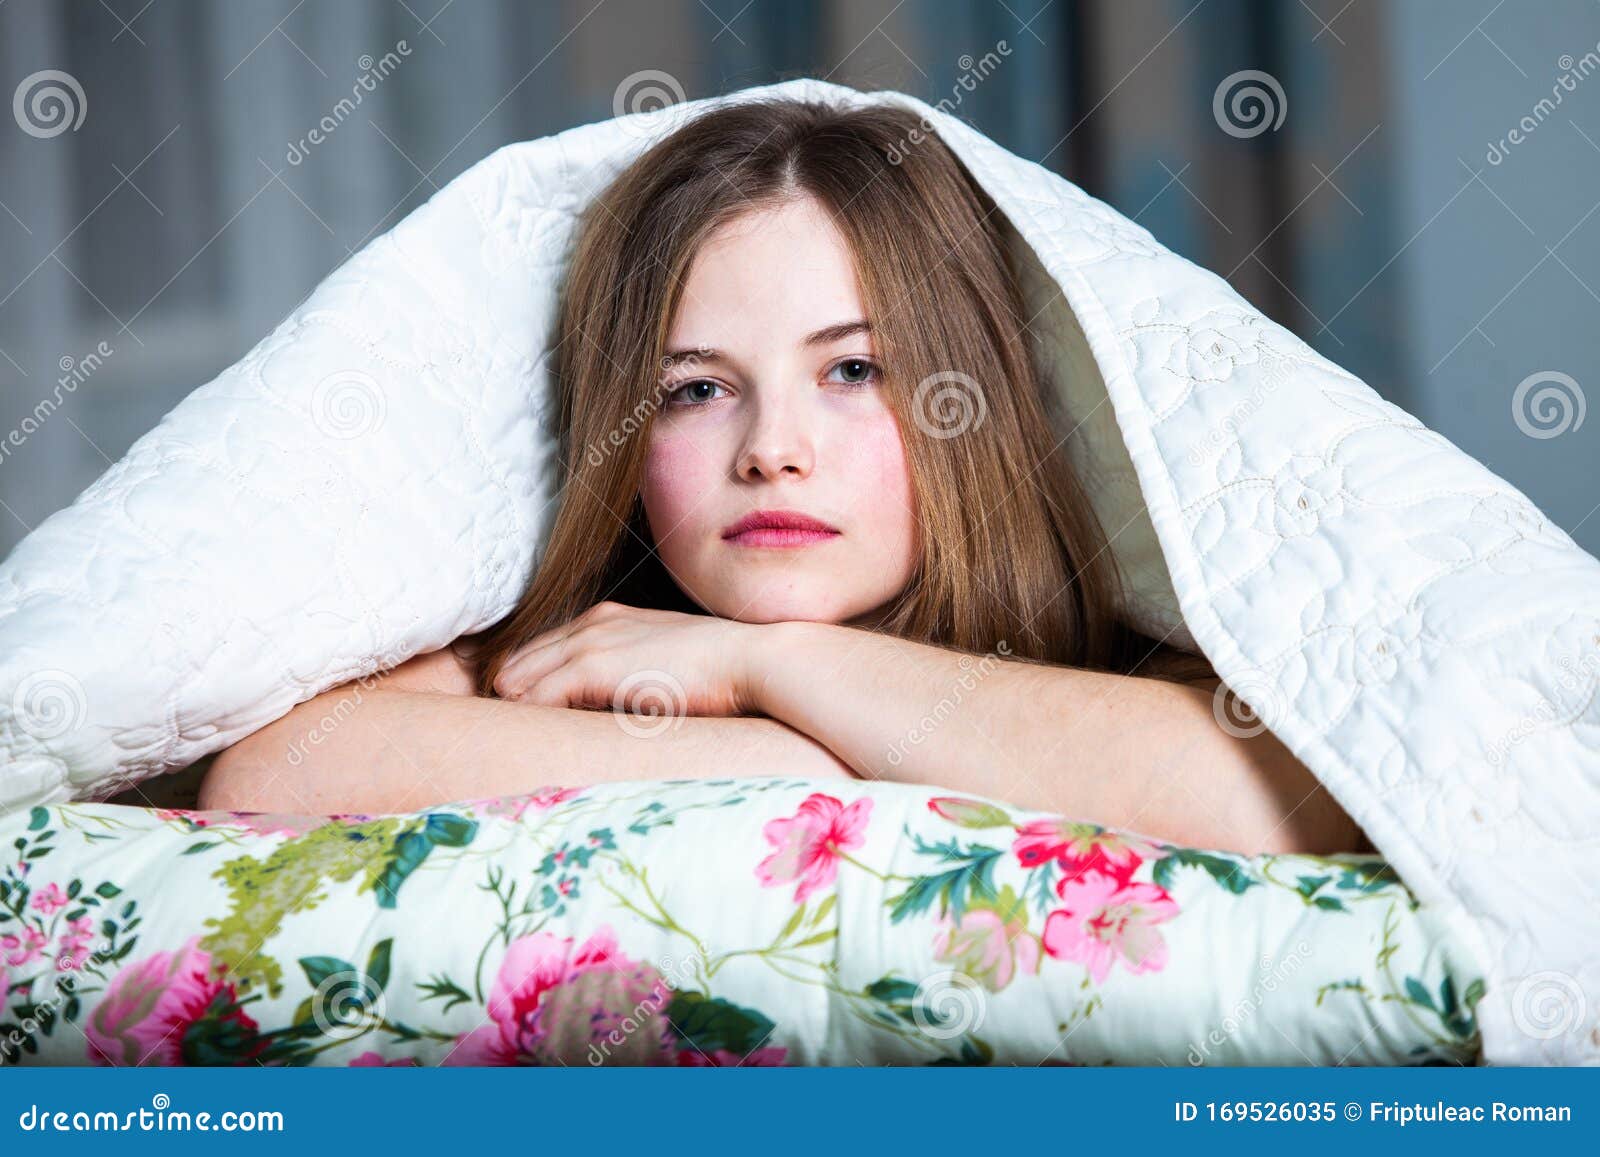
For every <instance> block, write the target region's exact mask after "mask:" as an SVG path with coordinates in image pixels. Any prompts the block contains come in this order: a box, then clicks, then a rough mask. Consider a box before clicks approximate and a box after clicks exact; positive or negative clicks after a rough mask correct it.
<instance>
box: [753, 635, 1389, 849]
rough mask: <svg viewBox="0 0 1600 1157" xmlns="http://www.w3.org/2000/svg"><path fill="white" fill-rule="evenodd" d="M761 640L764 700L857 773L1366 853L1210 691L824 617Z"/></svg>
mask: <svg viewBox="0 0 1600 1157" xmlns="http://www.w3.org/2000/svg"><path fill="white" fill-rule="evenodd" d="M760 629H761V630H762V631H763V632H766V631H770V632H773V633H772V634H771V635H770V636H768V645H764V646H761V647H759V648H755V649H754V654H753V655H752V657H751V660H750V661H751V662H752V663H753V664H754V669H753V670H752V672H751V675H750V679H749V694H750V696H751V698H752V699H753V700H754V705H755V707H756V708H757V709H758V710H760V711H762V712H764V713H765V714H767V715H770V716H772V717H773V718H776V719H779V720H782V721H783V722H785V723H787V724H789V725H790V726H792V727H794V728H795V729H797V730H799V731H803V732H805V733H806V734H807V735H810V736H812V737H813V738H815V739H817V740H818V741H820V742H821V743H823V744H825V745H826V746H827V747H828V748H829V749H831V750H832V751H834V752H836V753H838V755H839V756H840V758H842V759H844V760H845V762H847V763H848V764H849V765H850V766H851V767H852V768H854V769H855V770H856V772H857V773H858V774H861V775H863V776H868V777H875V778H885V779H893V780H899V781H903V782H909V783H926V784H938V785H940V786H943V787H949V788H951V789H954V790H957V791H966V792H971V793H973V794H976V795H984V796H989V797H992V798H995V799H1003V800H1009V801H1011V802H1012V803H1015V804H1017V805H1019V806H1022V807H1029V808H1035V809H1039V810H1042V811H1051V812H1059V813H1061V814H1064V815H1068V816H1074V817H1079V818H1082V819H1085V820H1090V821H1093V822H1095V823H1099V824H1102V825H1105V826H1108V827H1120V828H1127V829H1130V830H1133V831H1139V832H1143V833H1146V834H1149V835H1153V836H1157V837H1160V838H1163V839H1167V840H1171V841H1173V842H1175V843H1180V844H1187V845H1191V846H1194V847H1203V848H1215V849H1226V850H1235V851H1240V852H1244V853H1249V854H1255V853H1260V852H1312V853H1318V852H1321V853H1327V852H1352V851H1358V850H1364V849H1368V848H1370V844H1367V843H1366V842H1365V837H1364V835H1363V833H1362V832H1361V830H1360V828H1359V827H1357V825H1356V823H1355V821H1354V820H1352V819H1351V818H1350V817H1349V816H1348V815H1347V814H1346V813H1345V812H1344V811H1343V810H1342V809H1341V808H1340V807H1339V805H1338V804H1337V803H1336V802H1335V801H1334V799H1333V798H1332V797H1331V796H1330V795H1329V794H1328V793H1327V790H1326V789H1325V788H1323V787H1322V785H1321V783H1320V782H1319V781H1318V780H1317V779H1316V777H1315V776H1313V775H1312V773H1311V772H1310V771H1308V770H1307V769H1306V768H1305V767H1304V766H1303V765H1301V764H1300V763H1299V761H1297V760H1296V759H1295V758H1294V756H1293V755H1291V754H1290V752H1289V751H1288V749H1286V748H1285V747H1284V746H1283V744H1282V743H1280V742H1279V741H1278V740H1277V739H1276V738H1275V737H1273V735H1272V734H1271V732H1269V731H1266V730H1265V729H1263V731H1262V732H1261V734H1259V735H1256V736H1254V737H1251V738H1238V737H1236V736H1234V735H1232V734H1230V733H1229V732H1227V731H1225V730H1223V729H1222V727H1220V726H1219V725H1218V723H1217V720H1216V718H1215V717H1214V715H1213V710H1212V700H1213V695H1212V691H1211V690H1210V689H1207V688H1198V687H1193V686H1184V685H1181V684H1176V683H1169V682H1165V681H1161V680H1155V679H1146V678H1136V677H1131V676H1126V675H1113V674H1105V673H1101V672H1093V671H1081V670H1076V669H1073V668H1068V667H1058V666H1046V665H1040V664H1034V663H1023V662H1015V661H1009V660H1005V659H1002V658H1000V657H999V656H996V655H990V656H984V657H978V656H968V655H963V654H961V653H959V652H955V651H951V650H946V649H944V648H939V647H930V646H925V645H922V644H919V643H912V642H908V641H906V640H904V639H899V638H895V637H892V636H889V635H882V634H877V633H874V632H871V631H861V630H855V629H851V628H848V627H840V626H835V625H832V624H828V623H812V622H788V623H776V624H770V625H768V626H765V627H762V628H760Z"/></svg>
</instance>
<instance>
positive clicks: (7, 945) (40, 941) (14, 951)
mask: <svg viewBox="0 0 1600 1157" xmlns="http://www.w3.org/2000/svg"><path fill="white" fill-rule="evenodd" d="M48 943H50V937H48V936H46V935H45V934H44V933H43V932H42V931H40V930H39V929H38V928H24V929H23V930H22V933H21V935H9V934H8V935H5V936H0V953H4V954H5V959H6V963H7V964H8V965H10V966H11V967H12V968H20V967H21V966H22V965H24V964H28V963H30V962H31V961H34V960H37V959H39V957H40V956H42V955H44V946H45V945H46V944H48Z"/></svg>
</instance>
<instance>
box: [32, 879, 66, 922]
mask: <svg viewBox="0 0 1600 1157" xmlns="http://www.w3.org/2000/svg"><path fill="white" fill-rule="evenodd" d="M70 903H72V901H71V900H69V899H68V898H67V894H66V893H65V892H63V891H62V890H61V886H60V885H59V884H50V885H48V886H46V887H44V888H41V889H40V890H39V891H37V892H35V893H34V894H33V906H34V908H36V909H37V910H38V911H39V912H40V913H41V914H42V915H45V916H53V915H55V914H56V913H57V912H59V911H61V909H63V908H65V907H66V906H67V905H68V904H70Z"/></svg>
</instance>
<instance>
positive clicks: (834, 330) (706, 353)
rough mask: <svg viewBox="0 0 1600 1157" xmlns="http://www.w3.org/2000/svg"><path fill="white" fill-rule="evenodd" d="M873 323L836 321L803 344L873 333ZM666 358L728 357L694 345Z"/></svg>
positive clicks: (828, 342) (690, 361) (687, 361)
mask: <svg viewBox="0 0 1600 1157" xmlns="http://www.w3.org/2000/svg"><path fill="white" fill-rule="evenodd" d="M871 332H872V323H871V322H869V321H867V320H866V319H865V318H856V319H855V320H854V321H841V322H835V323H834V324H833V325H827V326H823V327H822V328H821V329H819V330H817V331H816V332H815V333H811V334H807V335H806V337H805V339H804V340H803V341H802V343H801V344H802V345H808V346H818V345H831V344H833V343H834V342H836V341H843V340H844V339H845V338H847V337H854V336H855V335H856V334H860V333H871ZM666 359H667V360H668V361H670V362H672V363H673V364H674V365H694V364H696V363H699V362H723V361H727V360H728V357H727V355H726V354H724V353H723V352H722V351H721V350H716V349H712V348H711V347H710V346H694V347H692V348H689V349H681V350H670V351H668V353H667V355H666Z"/></svg>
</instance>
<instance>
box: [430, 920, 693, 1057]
mask: <svg viewBox="0 0 1600 1157" xmlns="http://www.w3.org/2000/svg"><path fill="white" fill-rule="evenodd" d="M671 1000H672V989H671V987H669V986H668V984H667V982H666V980H665V979H664V978H663V977H662V975H661V974H660V973H659V972H658V971H656V969H655V968H654V967H653V966H652V965H650V964H648V963H643V962H639V961H634V960H630V959H629V958H628V957H626V956H624V955H623V954H622V953H621V952H620V951H618V948H617V938H616V933H614V932H613V931H612V930H611V928H609V927H607V926H602V927H600V928H599V929H597V930H596V931H595V933H594V935H593V936H591V937H589V939H588V940H587V941H586V942H585V943H584V944H583V945H582V946H580V947H578V948H577V949H576V950H574V948H573V939H572V937H570V936H566V937H558V936H555V935H554V934H552V933H549V932H535V933H534V934H533V935H531V936H524V937H522V938H521V939H519V940H515V941H513V942H512V944H511V947H510V948H509V949H507V950H506V955H505V959H504V960H503V961H502V962H501V964H500V972H499V975H498V976H496V978H495V982H494V986H493V988H492V989H491V990H490V993H489V1002H488V1013H489V1023H488V1024H487V1025H484V1026H483V1027H481V1028H478V1029H474V1030H473V1031H472V1032H470V1033H466V1034H465V1035H463V1036H461V1037H458V1038H457V1041H456V1048H455V1051H453V1052H452V1053H451V1054H450V1055H449V1056H448V1057H446V1058H445V1060H444V1062H443V1063H444V1064H447V1065H525V1064H536V1065H543V1064H622V1065H664V1064H671V1063H672V1046H673V1043H674V1041H675V1037H674V1034H673V1033H672V1031H671V1025H670V1023H669V1022H668V1020H667V1016H666V1009H667V1005H668V1003H670V1001H671Z"/></svg>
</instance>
